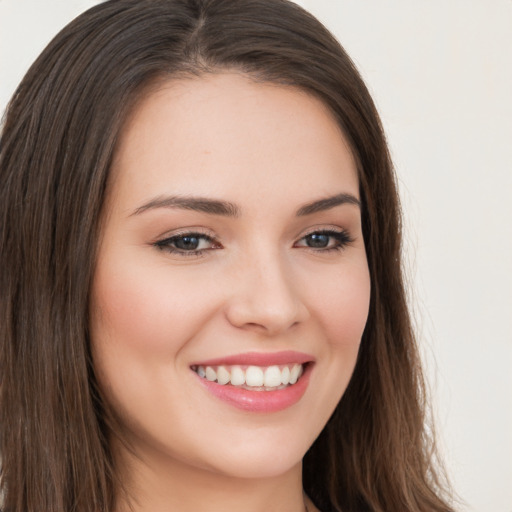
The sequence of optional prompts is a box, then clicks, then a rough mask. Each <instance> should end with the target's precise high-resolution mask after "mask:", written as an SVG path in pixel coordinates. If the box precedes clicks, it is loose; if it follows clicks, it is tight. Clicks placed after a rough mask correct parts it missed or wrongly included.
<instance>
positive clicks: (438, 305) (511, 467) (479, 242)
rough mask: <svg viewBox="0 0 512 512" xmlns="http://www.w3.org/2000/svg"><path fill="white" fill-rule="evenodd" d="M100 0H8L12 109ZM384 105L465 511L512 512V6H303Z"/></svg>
mask: <svg viewBox="0 0 512 512" xmlns="http://www.w3.org/2000/svg"><path fill="white" fill-rule="evenodd" d="M95 3H97V2H94V1H90V0H89V1H87V0H0V111H3V110H4V108H5V105H6V103H7V101H8V98H9V97H10V95H11V94H12V93H13V91H14V88H15V86H16V84H17V83H18V82H19V80H20V79H21V78H22V76H23V74H24V73H25V71H26V69H27V68H28V66H29V65H30V64H31V62H32V61H33V60H34V59H35V57H36V56H37V55H38V54H39V52H40V51H41V50H42V49H43V47H44V46H45V45H46V43H47V42H48V41H49V40H50V38H51V37H52V36H53V35H55V34H56V32H57V31H58V30H59V29H60V28H62V27H63V26H64V24H65V23H67V22H68V21H69V20H71V19H72V18H73V17H74V16H76V15H77V14H79V13H80V12H81V11H83V10H84V9H85V8H87V7H89V6H91V5H93V4H95ZM299 3H300V4H301V5H303V6H304V7H306V8H307V9H308V10H310V11H311V12H312V13H313V14H315V15H316V16H317V17H319V18H320V19H321V20H322V21H323V22H324V23H325V24H326V25H327V26H328V27H329V28H330V29H331V30H332V31H333V32H334V33H335V34H336V35H337V37H338V38H339V40H340V41H341V43H342V44H343V46H344V47H345V49H346V50H347V51H348V53H349V54H350V55H351V56H352V58H353V59H354V61H355V63H356V64H357V66H358V67H359V69H360V71H361V73H362V75H363V77H364V78H365V80H366V82H367V84H368V86H369V88H370V91H371V92H372V93H373V96H374V99H375V101H376V103H377V106H378V108H379V110H380V112H381V115H382V119H383V122H384V126H385V128H386V131H387V134H388V138H389V144H390V147H391V151H392V155H393V158H394V161H395V164H396V169H397V174H398V176H399V181H400V187H401V194H402V199H403V205H404V220H405V231H406V246H405V253H406V257H407V261H408V263H409V274H410V293H411V300H412V302H413V307H414V310H415V314H416V319H417V324H418V332H419V339H420V341H421V347H422V350H423V352H424V355H425V362H426V366H427V370H428V372H427V373H428V377H429V382H430V385H431V387H432V395H433V400H434V409H435V411H436V414H437V417H438V430H439V437H440V444H441V448H442V451H443V452H444V454H445V457H446V460H447V465H448V468H449V471H450V473H451V476H452V479H453V482H454V484H455V489H456V490H457V491H458V492H459V494H460V495H461V497H462V498H463V499H464V500H465V501H466V505H464V506H463V507H462V508H463V510H471V511H476V512H512V320H511V319H512V228H511V225H512V142H511V141H512V99H511V91H512V1H510V0H429V1H426V0H391V1H389V2H380V1H378V0H301V1H300V2H299Z"/></svg>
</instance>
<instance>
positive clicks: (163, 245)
mask: <svg viewBox="0 0 512 512" xmlns="http://www.w3.org/2000/svg"><path fill="white" fill-rule="evenodd" d="M313 235H316V236H327V237H329V238H332V239H334V240H335V244H334V245H333V246H331V247H329V246H327V247H317V248H315V247H311V246H307V245H299V246H297V245H296V244H297V243H298V242H301V241H302V240H305V239H306V238H308V237H310V236H313ZM186 238H195V239H199V240H200V241H201V240H204V241H207V242H208V243H211V244H213V247H209V248H208V249H192V250H185V249H180V248H177V247H173V245H172V244H176V243H177V242H178V241H180V240H184V239H186ZM353 241H354V240H353V239H352V237H351V236H350V235H349V233H348V231H346V230H339V231H338V230H334V229H320V230H316V231H311V232H310V233H307V234H306V235H304V236H303V237H302V238H300V239H299V240H298V242H296V243H295V244H294V247H304V248H306V249H311V250H312V251H314V252H320V253H329V252H332V251H341V250H343V249H345V248H346V247H347V245H349V244H350V243H352V242H353ZM153 245H154V246H155V247H157V248H158V249H160V250H162V251H166V252H168V253H171V254H178V255H180V256H184V257H194V256H195V257H200V256H204V255H205V253H206V252H207V251H210V250H213V249H220V248H221V247H222V246H221V245H220V244H219V243H218V242H216V240H215V238H213V237H211V236H210V235H207V234H205V233H200V232H196V231H190V232H184V233H178V234H176V235H173V236H170V237H168V238H164V239H163V240H159V241H157V242H155V243H154V244H153Z"/></svg>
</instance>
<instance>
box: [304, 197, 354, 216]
mask: <svg viewBox="0 0 512 512" xmlns="http://www.w3.org/2000/svg"><path fill="white" fill-rule="evenodd" d="M342 204H353V205H355V206H358V207H359V208H361V201H359V199H357V197H356V196H353V195H352V194H337V195H335V196H331V197H326V198H324V199H319V200H317V201H313V202H312V203H308V204H305V205H304V206H302V207H300V208H299V209H298V210H297V214H296V215H297V217H303V216H304V215H311V214H312V213H317V212H323V211H325V210H330V209H331V208H334V207H336V206H340V205H342Z"/></svg>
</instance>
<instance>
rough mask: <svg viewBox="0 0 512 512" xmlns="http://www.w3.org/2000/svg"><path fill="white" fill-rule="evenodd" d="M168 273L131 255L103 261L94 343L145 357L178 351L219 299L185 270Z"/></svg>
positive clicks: (94, 317) (95, 307)
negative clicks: (127, 258) (135, 259)
mask: <svg viewBox="0 0 512 512" xmlns="http://www.w3.org/2000/svg"><path fill="white" fill-rule="evenodd" d="M169 273H170V271H169V270H168V269H166V268H165V267H163V268H162V267H151V266H148V265H145V266H144V265H142V264H141V265H137V264H136V262H130V261H128V260H124V261H122V262H121V263H119V264H118V263H117V261H107V260H103V261H101V265H99V268H98V269H97V272H96V276H95V280H94V285H93V293H92V307H91V316H92V330H93V340H94V341H95V344H96V345H98V344H102V345H105V344H108V345H111V346H117V348H118V350H120V351H123V352H128V351H131V352H140V353H141V354H142V356H143V357H144V358H145V359H147V358H150V357H154V358H169V357H171V356H173V357H174V354H175V353H176V352H177V351H179V350H180V348H181V347H182V346H183V345H184V344H185V343H186V341H187V340H188V339H190V338H191V337H193V335H194V334H195V332H196V330H197V329H198V328H200V326H201V325H202V324H204V322H205V321H206V320H207V318H208V316H209V315H210V314H211V312H212V311H213V310H214V308H215V305H214V301H213V300H212V297H210V296H209V295H208V292H207V288H203V287H201V286H193V285H192V283H190V281H189V280H188V279H187V276H186V274H185V273H183V272H181V273H180V272H174V273H173V275H168V274H169ZM196 284H197V283H196Z"/></svg>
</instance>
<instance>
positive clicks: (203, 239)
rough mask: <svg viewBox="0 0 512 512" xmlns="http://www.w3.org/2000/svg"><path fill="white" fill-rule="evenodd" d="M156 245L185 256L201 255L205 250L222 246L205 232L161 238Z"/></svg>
mask: <svg viewBox="0 0 512 512" xmlns="http://www.w3.org/2000/svg"><path fill="white" fill-rule="evenodd" d="M154 245H155V246H156V247H158V248H159V249H161V250H163V251H167V252H170V253H175V254H176V253H177V254H181V255H184V256H199V255H201V254H202V253H203V252H204V251H208V250H210V249H219V248H220V244H218V243H217V242H216V241H215V240H214V239H213V238H212V237H211V236H208V235H205V234H204V233H180V234H178V235H173V236H170V237H168V238H165V239H163V240H159V241H158V242H155V244H154Z"/></svg>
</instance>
